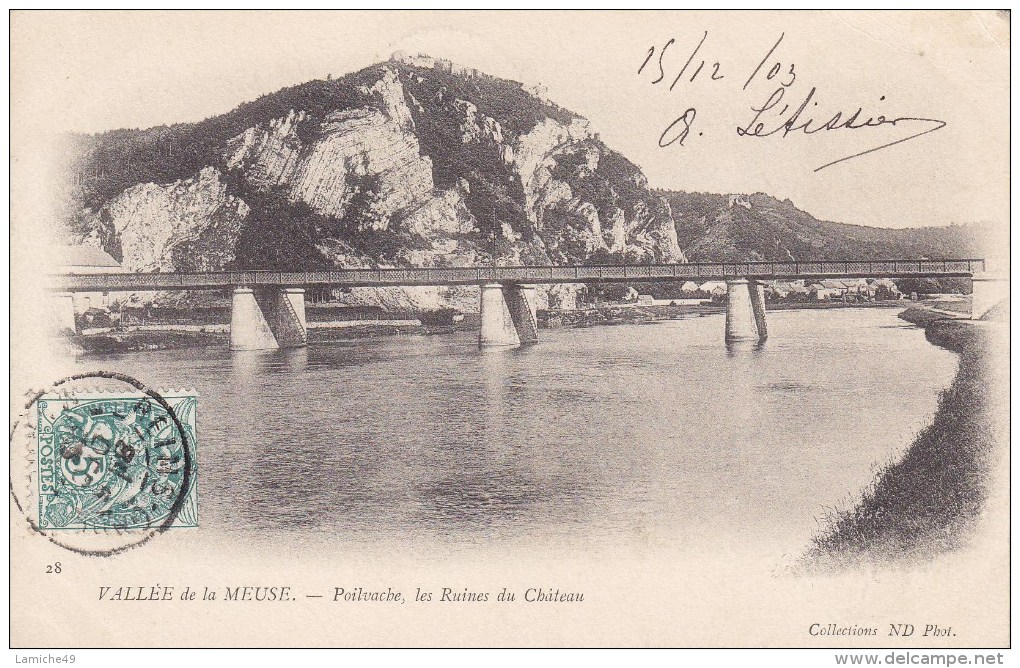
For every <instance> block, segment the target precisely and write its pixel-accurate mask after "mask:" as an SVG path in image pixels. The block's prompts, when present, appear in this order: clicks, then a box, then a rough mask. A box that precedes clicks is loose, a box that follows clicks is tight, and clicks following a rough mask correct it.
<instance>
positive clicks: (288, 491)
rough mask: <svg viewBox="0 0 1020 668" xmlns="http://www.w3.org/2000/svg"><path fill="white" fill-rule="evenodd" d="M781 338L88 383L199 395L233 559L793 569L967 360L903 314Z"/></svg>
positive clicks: (443, 353) (710, 324) (210, 476)
mask: <svg viewBox="0 0 1020 668" xmlns="http://www.w3.org/2000/svg"><path fill="white" fill-rule="evenodd" d="M769 317H770V320H769V326H770V339H769V345H768V346H767V347H766V346H763V345H759V344H757V343H755V342H747V345H739V346H726V345H725V344H724V342H723V340H722V339H723V337H722V316H721V315H720V316H714V317H705V318H690V319H684V320H673V321H669V322H664V323H661V324H658V325H656V326H638V325H635V326H628V325H621V326H616V327H593V328H588V329H558V330H543V332H542V340H541V341H540V342H539V344H538V345H535V346H528V347H522V348H515V349H501V350H484V351H480V350H479V349H478V347H477V335H475V334H471V333H463V334H455V335H449V336H432V337H391V338H387V339H377V340H366V341H355V342H337V343H320V344H314V345H311V346H308V347H307V348H300V349H291V350H284V351H272V352H234V353H231V352H229V351H226V350H223V349H218V348H216V349H214V348H207V349H191V350H177V351H156V352H149V353H137V354H126V355H119V356H116V357H113V356H111V357H107V358H93V359H91V360H88V361H87V362H86V363H85V366H86V367H88V366H89V365H91V366H92V367H94V368H107V369H113V370H116V371H120V372H123V373H127V374H128V375H131V376H133V377H136V378H139V379H140V380H141V381H142V382H145V383H146V384H147V385H150V386H152V387H163V388H165V387H182V386H183V387H189V386H190V387H195V388H196V389H197V390H198V391H199V394H200V401H199V466H200V471H201V478H200V497H201V501H200V503H201V508H200V522H201V524H202V531H207V532H211V533H213V534H216V535H231V536H238V537H240V536H242V535H243V536H250V538H249V539H250V540H262V538H259V536H261V537H265V539H266V540H271V539H272V537H273V536H277V535H279V534H280V533H281V532H288V533H290V534H297V535H300V537H301V540H302V541H313V542H315V541H317V542H320V543H322V549H337V547H338V546H339V545H349V544H351V542H352V541H355V542H356V541H374V540H386V541H392V540H396V539H400V540H408V541H420V543H418V544H420V545H421V546H424V547H423V548H422V549H427V546H428V545H429V544H430V543H429V541H430V540H442V541H443V542H444V543H445V542H448V541H464V542H467V543H469V544H471V543H477V542H485V543H486V544H488V543H492V542H493V541H496V542H509V543H520V542H531V541H535V540H539V539H547V540H553V541H584V542H585V544H586V545H589V544H590V545H595V546H597V545H601V544H605V545H613V544H618V543H619V542H620V541H628V540H631V539H634V537H636V536H640V537H641V540H651V539H653V538H654V537H658V539H660V540H664V541H670V542H671V543H676V544H679V545H687V544H690V545H692V546H697V545H700V544H703V543H704V542H705V541H707V540H711V539H713V537H719V536H740V537H741V540H742V541H752V542H753V541H755V540H766V539H769V540H786V541H788V542H789V543H791V544H792V545H793V547H792V548H791V549H796V548H797V547H798V546H800V545H803V544H804V542H805V541H806V540H807V539H808V538H809V537H810V535H811V534H812V532H813V531H814V530H815V527H816V523H815V518H816V517H818V516H820V515H821V513H822V507H823V506H825V505H828V506H832V505H835V504H836V503H838V502H839V501H841V500H842V499H844V498H845V497H846V496H847V495H849V494H852V493H855V492H856V491H858V490H860V489H861V488H862V487H864V486H865V485H866V484H867V483H868V481H869V480H870V477H871V474H872V467H873V465H874V463H875V462H879V461H885V460H887V459H888V458H890V457H891V456H894V454H895V453H897V452H899V451H900V449H902V447H904V446H905V445H906V444H907V443H908V442H909V441H910V439H911V438H912V437H913V435H914V434H915V433H916V432H917V431H918V430H919V429H920V428H921V427H922V426H923V423H924V420H925V418H926V417H927V416H928V415H930V413H931V411H932V410H933V409H934V407H935V401H936V393H937V391H938V390H939V389H941V388H942V387H945V386H946V385H947V384H948V382H949V379H950V377H951V375H952V373H953V370H954V369H955V357H954V356H953V355H952V354H951V353H948V352H946V351H944V350H941V349H939V348H935V347H933V346H931V345H930V344H928V343H927V342H925V340H924V334H923V332H922V331H920V330H917V329H912V328H900V327H896V326H895V325H896V319H895V314H894V313H891V312H888V311H880V310H877V309H869V310H868V311H867V312H864V311H863V310H860V311H853V312H851V311H842V312H840V311H835V310H834V311H825V312H793V311H785V312H777V313H774V314H770V316H769ZM861 350H866V351H867V353H868V354H863V355H862V354H861ZM893 378H894V379H895V382H890V379H893ZM239 539H240V538H239Z"/></svg>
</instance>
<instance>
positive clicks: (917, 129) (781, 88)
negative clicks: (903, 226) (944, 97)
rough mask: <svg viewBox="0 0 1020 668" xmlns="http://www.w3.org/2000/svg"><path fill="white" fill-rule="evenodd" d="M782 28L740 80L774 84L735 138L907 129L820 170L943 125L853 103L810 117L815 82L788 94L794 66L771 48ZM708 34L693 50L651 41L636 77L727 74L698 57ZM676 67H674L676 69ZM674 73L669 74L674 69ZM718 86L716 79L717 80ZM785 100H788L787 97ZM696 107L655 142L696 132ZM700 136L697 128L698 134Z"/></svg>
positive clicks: (676, 83)
mask: <svg viewBox="0 0 1020 668" xmlns="http://www.w3.org/2000/svg"><path fill="white" fill-rule="evenodd" d="M784 37H785V33H784V34H782V35H780V36H779V39H777V40H776V42H775V44H773V45H772V48H771V49H769V50H768V53H766V54H765V57H764V58H762V59H761V61H760V62H759V63H758V65H757V67H755V68H754V70H753V71H752V72H751V73H750V76H748V77H747V79H746V80H744V82H743V87H742V88H741V90H747V87H748V86H749V85H751V82H753V81H755V80H756V79H758V80H761V79H764V80H765V81H767V82H771V83H772V84H774V85H775V86H776V88H775V89H773V90H772V92H771V93H770V94H769V96H768V98H766V99H765V101H764V102H763V103H761V104H758V105H751V113H752V114H753V115H752V116H751V119H750V121H748V122H747V123H745V124H741V125H737V128H736V131H737V136H739V137H750V138H768V137H778V138H781V139H782V138H786V137H789V136H790V135H791V134H793V133H802V134H803V135H808V136H813V135H817V134H818V133H822V132H831V131H833V130H858V131H859V130H865V129H867V128H876V127H881V126H885V125H890V126H894V127H903V128H906V135H905V136H903V137H899V138H898V139H895V140H893V141H890V142H887V143H885V144H882V145H880V146H874V147H872V148H868V149H865V150H862V151H859V152H857V153H853V154H851V155H847V156H843V157H842V158H838V159H836V160H832V161H829V162H827V163H825V164H824V165H822V166H820V167H816V168H815V170H814V171H816V172H817V171H820V170H823V169H825V168H826V167H831V166H833V165H836V164H839V163H841V162H846V161H847V160H852V159H854V158H859V157H861V156H863V155H867V154H869V153H875V152H876V151H880V150H882V149H885V148H889V147H890V146H895V145H896V144H902V143H903V142H905V141H909V140H911V139H916V138H917V137H920V136H922V135H926V134H928V133H930V132H935V131H936V130H941V129H942V128H944V127H945V126H946V122H945V121H942V120H939V119H936V118H922V117H918V116H899V117H896V118H887V117H886V116H884V115H881V114H879V115H877V116H872V115H868V114H866V113H865V112H864V108H863V107H862V106H858V107H857V109H856V110H855V111H853V112H845V111H837V112H835V113H833V114H832V115H831V116H824V117H822V120H819V119H816V118H814V114H816V113H817V110H816V109H815V108H816V107H817V106H818V101H817V100H816V97H818V89H817V88H816V87H814V86H812V87H811V89H810V90H809V91H808V92H807V93H806V94H804V95H803V97H799V98H796V97H795V95H794V94H792V93H791V89H792V87H793V85H794V83H795V82H796V81H797V74H798V72H797V66H796V63H793V62H788V63H787V62H783V61H781V60H779V59H777V58H775V57H774V56H775V53H776V51H777V49H778V48H779V45H780V44H782V42H783V38H784ZM707 39H708V31H707V30H706V31H705V32H704V34H703V35H702V36H701V40H700V41H699V42H698V43H697V45H696V46H694V48H693V49H690V50H687V51H684V50H681V49H680V48H678V47H677V45H676V40H675V39H670V40H669V41H667V42H666V43H665V44H663V45H662V46H661V47H657V46H651V47H649V49H648V52H647V53H646V55H645V58H644V61H643V62H642V63H641V67H639V68H638V71H637V73H638V75H639V76H651V77H652V79H651V83H652V84H653V85H667V84H668V87H669V90H670V91H673V90H674V89H677V88H678V87H679V89H680V90H683V88H684V86H687V85H690V84H694V83H695V82H697V81H699V80H700V81H702V82H706V83H714V82H717V81H723V80H725V79H726V78H727V76H726V71H725V68H724V67H723V64H722V63H721V62H719V61H714V62H709V61H708V60H706V59H705V58H704V57H699V54H700V53H701V51H702V48H703V47H704V45H705V42H706V40H707ZM678 67H679V69H677V68H678ZM674 72H676V75H675V76H674V75H673V73H674ZM716 85H719V84H716ZM885 98H886V96H885V95H882V96H881V97H880V98H879V103H882V102H885ZM788 100H790V101H788ZM697 117H698V111H697V109H696V108H694V107H689V108H688V109H686V110H685V111H684V112H683V113H682V114H681V115H680V116H678V117H677V118H676V119H675V120H674V121H672V122H671V123H670V124H669V125H668V126H666V129H665V130H663V132H662V134H661V135H660V136H659V146H660V147H661V148H667V147H669V146H673V145H680V146H683V145H684V142H685V141H686V140H687V138H688V136H689V135H690V134H691V132H694V131H695V129H694V128H695V121H696V119H697ZM697 134H698V135H699V136H701V135H703V133H702V132H698V133H697Z"/></svg>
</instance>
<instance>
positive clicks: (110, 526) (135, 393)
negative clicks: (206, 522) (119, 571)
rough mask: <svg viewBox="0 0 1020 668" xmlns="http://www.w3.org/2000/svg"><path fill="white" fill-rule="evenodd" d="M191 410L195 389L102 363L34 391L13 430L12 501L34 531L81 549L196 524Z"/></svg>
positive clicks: (127, 544)
mask: <svg viewBox="0 0 1020 668" xmlns="http://www.w3.org/2000/svg"><path fill="white" fill-rule="evenodd" d="M196 408H197V398H196V397H195V395H194V394H193V393H192V394H188V393H184V392H181V393H163V394H160V393H158V392H156V391H155V390H152V389H150V388H148V387H146V386H145V385H143V384H142V383H141V382H139V381H138V380H135V379H134V378H131V377H130V376H126V375H124V374H120V373H116V372H109V371H95V372H89V373H82V374H78V375H75V376H70V377H68V378H65V379H63V380H61V381H58V382H57V383H54V385H53V386H52V387H50V388H49V389H47V390H45V391H42V392H34V393H32V394H31V396H30V397H28V399H27V401H26V403H25V404H24V408H23V410H22V412H21V414H20V415H19V416H18V418H17V421H16V422H15V423H14V424H13V425H12V429H11V437H10V445H11V478H10V491H11V498H12V500H13V501H14V504H15V506H16V507H17V508H18V509H19V510H20V511H21V512H22V514H23V515H24V517H25V519H26V520H27V522H28V525H29V526H30V527H31V529H32V530H33V531H34V532H35V533H38V534H41V535H44V536H46V537H47V538H48V539H49V540H50V542H52V543H54V544H56V545H59V546H60V547H63V548H65V549H68V550H71V551H73V552H76V553H78V554H82V555H87V556H112V555H114V554H118V553H121V552H124V551H126V550H129V549H131V548H134V547H138V546H140V545H143V544H145V543H146V542H148V541H149V540H151V539H152V538H153V537H154V536H156V535H157V534H159V533H162V532H163V531H166V530H167V529H169V528H171V527H175V526H197V521H198V510H197V498H196V470H197V467H196V457H195V453H196V441H195V438H196V433H195V411H196Z"/></svg>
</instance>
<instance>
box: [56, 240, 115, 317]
mask: <svg viewBox="0 0 1020 668" xmlns="http://www.w3.org/2000/svg"><path fill="white" fill-rule="evenodd" d="M58 255H59V257H60V258H61V260H60V264H59V265H58V267H57V273H60V274H120V273H123V272H124V267H122V266H121V264H120V263H119V262H117V261H116V260H114V259H113V257H111V256H110V254H109V253H107V252H106V251H104V250H103V249H101V248H97V247H95V246H88V245H84V244H80V245H76V246H65V247H64V248H62V249H60V250H59V251H58ZM109 306H110V298H109V294H108V293H106V292H76V293H74V312H75V313H85V312H86V311H88V310H89V309H107V308H109Z"/></svg>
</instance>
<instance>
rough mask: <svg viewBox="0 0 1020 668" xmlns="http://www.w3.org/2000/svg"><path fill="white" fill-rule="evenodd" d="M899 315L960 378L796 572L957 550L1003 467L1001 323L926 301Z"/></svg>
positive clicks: (836, 517) (833, 520) (832, 519)
mask: <svg viewBox="0 0 1020 668" xmlns="http://www.w3.org/2000/svg"><path fill="white" fill-rule="evenodd" d="M999 316H1000V317H1001V313H1000V314H999ZM900 317H901V318H902V319H904V320H906V321H908V322H911V323H914V324H916V325H918V326H920V327H923V328H924V330H925V337H926V338H927V339H928V340H929V341H930V342H932V343H933V344H935V345H938V346H942V347H944V348H947V349H949V350H952V351H954V352H956V353H957V354H958V355H959V356H960V362H959V367H958V370H957V373H956V377H955V378H954V379H953V382H952V384H951V385H950V386H949V387H948V388H947V389H946V390H944V391H943V392H942V393H941V394H940V396H939V401H938V408H937V410H936V413H935V416H934V418H933V419H932V423H931V424H930V425H929V426H928V427H927V428H925V429H924V430H923V431H922V432H921V433H920V434H918V436H917V438H916V439H915V440H914V442H913V443H911V445H910V447H909V448H908V449H907V450H906V452H905V453H904V454H903V456H902V457H901V458H900V459H899V461H897V462H896V463H893V464H890V465H888V466H886V467H885V468H883V469H882V470H881V471H879V473H878V474H877V475H876V477H875V480H874V482H873V483H872V484H871V485H870V486H869V488H868V489H866V490H865V491H864V492H863V493H862V495H861V498H860V500H859V502H858V503H857V505H856V506H855V507H853V508H852V509H849V510H837V511H835V512H833V513H832V514H830V515H829V516H828V517H826V518H824V519H825V521H826V522H827V524H828V526H827V528H826V529H825V530H824V531H823V532H822V534H821V535H819V536H817V537H815V538H814V539H813V540H812V545H811V547H810V549H809V550H808V553H807V554H806V555H805V557H804V558H803V559H802V560H801V563H800V564H799V570H800V569H802V570H804V571H809V572H810V571H817V570H824V569H828V568H841V567H847V566H859V565H866V564H873V563H875V562H879V561H881V562H890V561H909V560H913V559H924V558H928V557H931V556H934V555H936V554H939V553H942V552H945V551H948V550H955V549H959V548H961V547H963V546H965V545H966V544H967V542H968V539H969V538H970V536H971V534H972V531H973V529H974V528H975V526H976V524H977V521H978V519H979V518H980V517H981V516H982V513H984V512H985V510H986V508H985V506H986V501H987V500H988V498H989V491H990V488H991V485H992V481H993V480H994V479H995V478H996V477H997V476H999V475H1000V474H1001V471H1002V470H1003V468H1002V467H1003V465H1004V458H1007V457H1008V446H1006V447H1003V446H1004V444H1008V426H1007V427H1006V428H1005V431H1004V429H1003V427H1004V425H1008V415H1004V409H1005V406H1006V405H1007V404H1006V401H1005V399H1004V395H1003V390H1004V389H1006V388H1008V369H1005V368H1004V364H1003V362H1004V360H1005V357H1004V354H1005V351H1004V349H1003V345H1004V336H1003V335H1004V331H1005V323H1002V322H994V321H991V320H988V321H983V322H982V321H971V320H964V319H958V318H954V317H952V316H950V315H947V313H946V312H945V311H938V310H933V309H931V308H928V307H924V306H916V307H912V308H909V309H907V310H906V311H904V312H903V313H901V314H900ZM1004 383H1005V384H1004ZM1006 391H1008V389H1007V390H1006ZM1006 465H1007V466H1008V464H1006Z"/></svg>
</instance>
